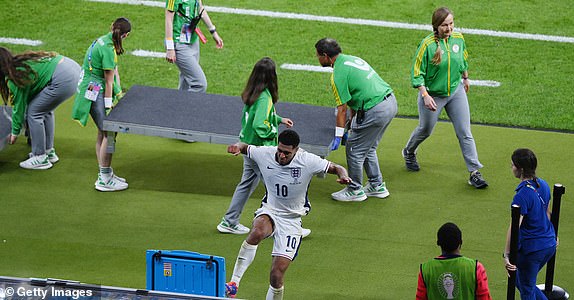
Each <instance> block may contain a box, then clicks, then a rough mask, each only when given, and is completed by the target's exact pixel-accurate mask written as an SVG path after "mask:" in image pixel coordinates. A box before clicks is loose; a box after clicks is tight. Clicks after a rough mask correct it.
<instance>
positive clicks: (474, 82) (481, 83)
mask: <svg viewBox="0 0 574 300" xmlns="http://www.w3.org/2000/svg"><path fill="white" fill-rule="evenodd" d="M280 68H281V69H285V70H295V71H310V72H322V73H332V72H333V68H331V67H321V66H312V65H298V64H282V65H281V66H280ZM470 85H477V86H488V87H499V86H500V82H498V81H493V80H470Z"/></svg>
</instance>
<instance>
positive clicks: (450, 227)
mask: <svg viewBox="0 0 574 300" xmlns="http://www.w3.org/2000/svg"><path fill="white" fill-rule="evenodd" d="M436 244H437V245H438V246H440V248H441V249H442V252H443V253H452V252H454V251H455V250H456V249H458V247H459V246H460V245H462V232H461V231H460V229H459V228H458V226H456V224H454V223H451V222H448V223H445V224H443V225H442V226H441V227H440V228H439V229H438V232H437V233H436Z"/></svg>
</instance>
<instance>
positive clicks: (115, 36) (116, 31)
mask: <svg viewBox="0 0 574 300" xmlns="http://www.w3.org/2000/svg"><path fill="white" fill-rule="evenodd" d="M131 30H132V25H131V24H130V21H129V20H128V19H126V18H117V19H116V20H115V21H114V23H113V24H112V41H113V42H114V49H115V50H116V54H117V55H122V54H124V52H125V50H124V47H123V45H122V36H123V35H124V34H126V33H129V32H130V31H131Z"/></svg>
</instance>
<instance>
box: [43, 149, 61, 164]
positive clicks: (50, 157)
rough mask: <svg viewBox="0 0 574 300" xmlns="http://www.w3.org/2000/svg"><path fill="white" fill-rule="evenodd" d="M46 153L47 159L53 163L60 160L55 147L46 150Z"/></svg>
mask: <svg viewBox="0 0 574 300" xmlns="http://www.w3.org/2000/svg"><path fill="white" fill-rule="evenodd" d="M46 154H47V155H48V160H49V161H50V162H51V163H53V164H55V163H57V162H58V161H59V160H60V158H59V157H58V155H56V149H54V148H52V149H48V150H46Z"/></svg>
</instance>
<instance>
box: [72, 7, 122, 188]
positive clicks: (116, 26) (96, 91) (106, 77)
mask: <svg viewBox="0 0 574 300" xmlns="http://www.w3.org/2000/svg"><path fill="white" fill-rule="evenodd" d="M131 30H132V25H131V23H130V21H129V20H128V19H126V18H118V19H116V20H115V21H114V22H113V23H112V26H111V30H110V32H109V33H107V34H105V35H103V36H101V37H99V38H97V39H96V40H94V41H93V42H92V44H91V45H90V47H88V50H87V51H86V55H85V57H84V65H83V67H82V78H81V80H80V84H79V92H78V95H76V99H75V102H74V107H73V112H72V118H73V119H74V120H76V121H78V122H79V123H80V124H81V125H82V126H86V123H87V121H88V117H89V116H91V117H92V119H93V120H94V123H96V126H97V127H98V136H97V139H96V157H97V159H98V165H99V173H98V179H97V180H96V182H95V183H94V186H95V189H96V190H98V191H102V192H113V191H121V190H125V189H127V188H128V183H127V182H126V180H125V179H124V178H122V177H119V176H117V175H115V174H114V171H113V169H112V151H108V145H109V144H111V143H115V142H114V140H115V133H113V132H108V131H104V119H105V117H106V112H109V110H110V109H111V108H112V106H113V102H114V100H116V101H117V99H118V98H119V97H120V95H121V93H122V89H121V86H120V74H119V72H118V55H122V54H123V53H124V52H125V50H124V48H123V40H124V39H125V38H127V37H128V35H129V34H130V32H131Z"/></svg>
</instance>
